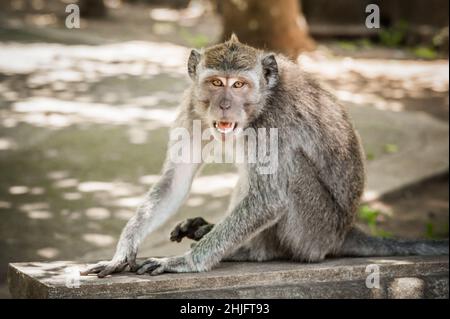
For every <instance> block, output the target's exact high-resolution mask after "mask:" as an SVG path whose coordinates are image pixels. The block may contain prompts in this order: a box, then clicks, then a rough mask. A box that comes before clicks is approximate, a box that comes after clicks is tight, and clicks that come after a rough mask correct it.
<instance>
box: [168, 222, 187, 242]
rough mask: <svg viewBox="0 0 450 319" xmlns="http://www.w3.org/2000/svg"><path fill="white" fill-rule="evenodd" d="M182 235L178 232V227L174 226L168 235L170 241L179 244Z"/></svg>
mask: <svg viewBox="0 0 450 319" xmlns="http://www.w3.org/2000/svg"><path fill="white" fill-rule="evenodd" d="M183 237H184V235H183V234H181V232H180V225H179V224H178V225H177V226H175V228H174V230H172V232H171V233H170V240H171V241H176V242H178V243H179V242H180V241H181V239H183Z"/></svg>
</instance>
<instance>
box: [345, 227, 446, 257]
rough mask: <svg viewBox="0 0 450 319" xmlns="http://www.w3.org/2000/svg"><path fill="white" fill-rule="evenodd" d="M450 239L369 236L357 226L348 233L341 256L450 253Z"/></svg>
mask: <svg viewBox="0 0 450 319" xmlns="http://www.w3.org/2000/svg"><path fill="white" fill-rule="evenodd" d="M448 245H449V242H448V239H445V240H401V239H391V238H379V237H373V236H369V235H367V234H365V233H363V232H362V231H361V230H359V229H357V228H353V229H352V230H350V232H349V233H348V234H347V237H346V238H345V240H344V244H343V245H342V247H341V249H340V251H339V252H338V255H339V256H349V257H381V256H409V255H421V256H427V255H448Z"/></svg>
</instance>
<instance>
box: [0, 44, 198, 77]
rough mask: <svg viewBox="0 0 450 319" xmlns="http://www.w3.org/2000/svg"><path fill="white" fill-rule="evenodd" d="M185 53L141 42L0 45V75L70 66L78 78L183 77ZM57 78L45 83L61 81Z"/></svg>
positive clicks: (171, 45) (174, 46)
mask: <svg viewBox="0 0 450 319" xmlns="http://www.w3.org/2000/svg"><path fill="white" fill-rule="evenodd" d="M118 52H120V54H117V53H118ZM188 54H189V50H188V49H187V48H185V47H182V46H178V45H175V44H171V43H156V42H144V41H129V42H121V43H113V44H104V45H96V46H92V45H63V44H53V43H32V44H22V43H0V72H3V73H10V74H17V73H22V74H23V73H33V72H38V71H45V72H46V73H47V72H49V71H52V70H55V71H58V70H65V69H67V68H68V67H74V68H76V70H77V73H78V74H81V76H82V77H85V76H86V74H87V75H88V76H89V74H93V73H100V74H103V75H118V74H131V75H136V74H138V75H144V73H146V72H149V73H150V74H151V73H153V74H157V73H160V72H167V71H170V72H174V73H178V74H180V75H184V74H185V68H184V67H185V63H184V61H185V60H186V58H187V56H188ZM146 64H155V65H157V68H151V67H150V68H149V69H146ZM64 72H67V71H63V73H58V74H59V75H61V76H63V77H64V76H65V74H64ZM129 72H131V73H129ZM58 74H57V75H58ZM72 74H73V73H72ZM57 75H56V76H55V75H53V76H52V77H51V78H49V80H50V81H54V80H61V79H60V78H58V76H57ZM69 79H70V77H69Z"/></svg>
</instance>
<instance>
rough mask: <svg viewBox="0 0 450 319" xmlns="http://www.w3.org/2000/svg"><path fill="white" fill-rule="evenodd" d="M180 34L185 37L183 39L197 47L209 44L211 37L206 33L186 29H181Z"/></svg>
mask: <svg viewBox="0 0 450 319" xmlns="http://www.w3.org/2000/svg"><path fill="white" fill-rule="evenodd" d="M180 34H181V36H182V37H183V39H184V40H185V41H186V42H187V43H188V44H189V45H190V46H191V47H194V48H197V49H199V48H202V47H204V46H206V45H207V44H208V42H209V39H208V37H207V36H206V35H204V34H192V33H190V32H189V31H188V30H186V29H181V32H180Z"/></svg>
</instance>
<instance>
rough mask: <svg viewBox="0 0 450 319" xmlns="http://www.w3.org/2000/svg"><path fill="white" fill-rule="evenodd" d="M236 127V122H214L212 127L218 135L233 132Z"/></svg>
mask: <svg viewBox="0 0 450 319" xmlns="http://www.w3.org/2000/svg"><path fill="white" fill-rule="evenodd" d="M236 126H237V122H226V121H215V122H214V127H215V128H216V130H217V131H218V132H219V133H222V134H227V133H230V132H233V131H234V129H235V128H236Z"/></svg>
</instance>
